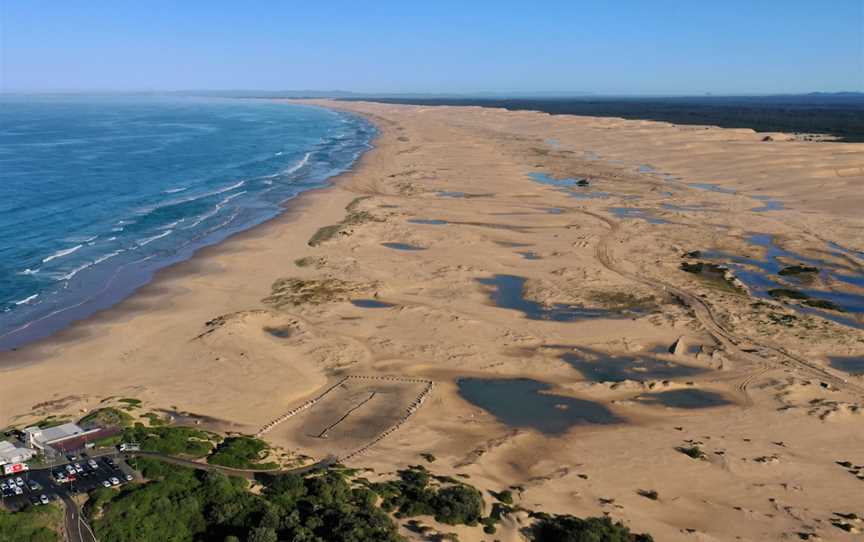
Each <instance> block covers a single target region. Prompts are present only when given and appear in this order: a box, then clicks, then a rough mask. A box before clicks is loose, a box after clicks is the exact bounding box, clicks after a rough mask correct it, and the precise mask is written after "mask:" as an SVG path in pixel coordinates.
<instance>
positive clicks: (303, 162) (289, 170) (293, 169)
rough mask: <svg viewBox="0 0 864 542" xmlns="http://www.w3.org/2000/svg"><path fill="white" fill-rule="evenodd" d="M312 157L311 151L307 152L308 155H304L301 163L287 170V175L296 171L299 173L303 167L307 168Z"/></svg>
mask: <svg viewBox="0 0 864 542" xmlns="http://www.w3.org/2000/svg"><path fill="white" fill-rule="evenodd" d="M311 156H312V152H311V151H310V152H307V153H306V154H304V155H303V158H302V159H301V160H300V161H299V162H297V163H296V164H294V165H293V166H291V167H290V168H288V169H286V170H285V173H294V172H295V171H297V170H298V169H300V168H301V167H303V166H305V165H306V164H307V163H308V162H309V158H310V157H311Z"/></svg>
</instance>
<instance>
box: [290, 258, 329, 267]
mask: <svg viewBox="0 0 864 542" xmlns="http://www.w3.org/2000/svg"><path fill="white" fill-rule="evenodd" d="M326 262H327V260H326V259H325V258H322V257H318V256H305V257H303V258H297V259H296V260H294V265H296V266H297V267H310V266H314V267H315V268H316V269H319V268H321V267H323V266H324V264H325V263H326Z"/></svg>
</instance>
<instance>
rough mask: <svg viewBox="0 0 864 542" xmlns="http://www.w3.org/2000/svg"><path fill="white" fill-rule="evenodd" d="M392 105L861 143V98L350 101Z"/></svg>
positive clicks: (863, 136)
mask: <svg viewBox="0 0 864 542" xmlns="http://www.w3.org/2000/svg"><path fill="white" fill-rule="evenodd" d="M341 99H343V100H349V101H357V100H366V101H374V102H381V103H391V104H410V105H428V106H434V105H456V106H462V105H467V106H480V107H498V108H504V109H508V110H511V111H542V112H544V113H550V114H552V115H584V116H589V117H621V118H625V119H632V120H655V121H664V122H671V123H674V124H698V125H712V126H720V127H723V128H751V129H753V130H755V131H757V132H793V133H794V132H799V133H814V134H829V135H833V136H836V137H838V138H840V140H841V141H845V142H864V94H858V93H850V94H812V95H795V96H753V97H746V96H735V97H720V96H704V97H679V98H671V97H670V98H589V97H580V98H512V99H510V98H507V99H505V98H440V97H435V98H423V97H407V98H406V97H394V98H386V97H367V98H359V97H351V98H341Z"/></svg>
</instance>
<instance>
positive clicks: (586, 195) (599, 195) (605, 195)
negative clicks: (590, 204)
mask: <svg viewBox="0 0 864 542" xmlns="http://www.w3.org/2000/svg"><path fill="white" fill-rule="evenodd" d="M567 195H568V196H570V197H571V198H576V199H609V198H611V197H612V194H610V193H609V192H600V191H594V192H576V191H572V192H568V193H567Z"/></svg>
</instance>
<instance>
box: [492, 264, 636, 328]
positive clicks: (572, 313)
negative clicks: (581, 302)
mask: <svg viewBox="0 0 864 542" xmlns="http://www.w3.org/2000/svg"><path fill="white" fill-rule="evenodd" d="M525 281H526V279H525V278H524V277H518V276H516V275H495V276H493V277H492V278H488V279H477V282H479V283H480V284H483V285H484V286H491V287H492V288H493V289H492V290H491V291H490V292H489V299H490V300H491V301H492V302H493V303H494V304H495V306H496V307H499V308H502V309H511V310H517V311H519V312H521V313H522V314H524V315H525V316H526V317H527V318H529V319H531V320H551V321H553V322H573V321H576V320H581V319H584V318H620V317H622V316H623V315H622V314H621V313H617V312H613V311H610V310H607V309H589V308H585V307H579V306H576V305H568V304H566V303H555V304H554V305H550V306H547V305H544V304H543V303H539V302H537V301H532V300H530V299H525Z"/></svg>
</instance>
